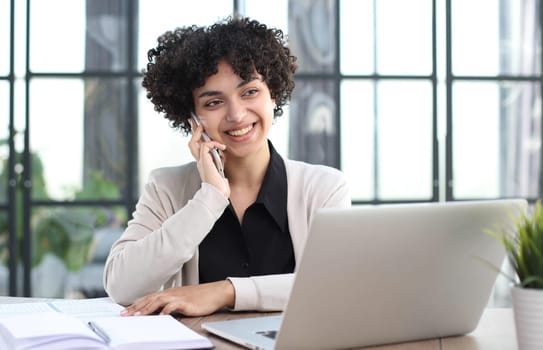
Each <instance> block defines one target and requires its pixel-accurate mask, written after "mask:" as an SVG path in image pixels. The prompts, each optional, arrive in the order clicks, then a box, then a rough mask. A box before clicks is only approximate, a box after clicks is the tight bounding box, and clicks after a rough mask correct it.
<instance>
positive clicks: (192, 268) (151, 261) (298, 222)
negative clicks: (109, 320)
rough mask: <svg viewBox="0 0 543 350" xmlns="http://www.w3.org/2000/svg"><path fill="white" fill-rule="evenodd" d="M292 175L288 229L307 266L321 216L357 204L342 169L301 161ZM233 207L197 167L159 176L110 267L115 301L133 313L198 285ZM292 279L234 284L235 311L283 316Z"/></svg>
mask: <svg viewBox="0 0 543 350" xmlns="http://www.w3.org/2000/svg"><path fill="white" fill-rule="evenodd" d="M285 167H286V173H287V184H288V199H287V214H288V224H289V229H290V235H291V238H292V244H293V247H294V256H295V259H296V261H299V260H300V257H301V254H302V250H303V247H304V244H305V241H306V237H307V234H308V231H309V224H310V223H311V218H312V214H313V213H314V212H315V210H316V209H318V208H322V207H348V206H350V205H351V197H350V193H349V188H348V186H347V182H346V180H345V177H344V175H343V173H341V172H340V171H338V170H337V169H334V168H330V167H326V166H322V165H311V164H307V163H303V162H298V161H293V160H285ZM228 203H229V202H228V199H227V198H225V197H224V195H223V194H222V193H220V192H219V191H218V190H217V189H216V188H215V187H213V186H212V185H209V184H207V183H201V180H200V176H199V174H198V170H197V168H196V163H195V162H191V163H188V164H186V165H182V166H178V167H168V168H160V169H156V170H154V171H153V172H152V173H151V175H150V177H149V182H148V183H147V185H146V186H145V189H144V191H143V194H142V196H141V198H140V199H139V202H138V203H137V205H136V210H135V212H134V214H133V218H132V220H130V221H129V222H128V226H127V228H126V230H125V232H124V233H123V234H122V236H121V237H120V238H119V240H117V242H115V243H114V244H113V246H112V248H111V251H110V254H109V257H108V259H107V261H106V264H105V269H104V286H105V289H106V291H107V293H108V294H109V296H110V297H111V298H112V299H113V300H115V301H116V302H118V303H120V304H123V305H128V304H131V303H132V302H133V301H134V300H136V299H137V298H140V297H142V296H144V295H146V294H149V293H153V292H156V291H159V290H161V289H165V288H170V287H176V286H183V285H191V284H198V245H199V244H200V242H202V241H203V239H204V238H205V236H206V235H207V233H208V232H209V231H210V230H211V228H212V227H213V225H214V224H215V221H217V219H218V218H219V217H220V216H221V215H222V212H223V211H224V209H225V208H226V207H227V206H228ZM331 234H332V233H331ZM292 278H293V274H282V275H266V276H257V277H245V278H230V280H231V282H232V283H233V285H234V289H235V294H236V301H235V307H234V310H262V311H264V310H283V308H284V306H285V305H286V301H287V299H288V296H289V292H290V287H291V285H292Z"/></svg>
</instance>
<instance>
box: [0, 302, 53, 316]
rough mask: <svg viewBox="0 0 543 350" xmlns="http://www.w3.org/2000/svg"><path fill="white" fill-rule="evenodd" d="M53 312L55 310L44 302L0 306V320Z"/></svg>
mask: <svg viewBox="0 0 543 350" xmlns="http://www.w3.org/2000/svg"><path fill="white" fill-rule="evenodd" d="M53 311H55V310H54V309H53V308H52V307H51V306H50V305H49V304H47V303H45V302H37V303H13V304H0V318H1V317H9V316H14V315H21V314H30V313H41V312H53Z"/></svg>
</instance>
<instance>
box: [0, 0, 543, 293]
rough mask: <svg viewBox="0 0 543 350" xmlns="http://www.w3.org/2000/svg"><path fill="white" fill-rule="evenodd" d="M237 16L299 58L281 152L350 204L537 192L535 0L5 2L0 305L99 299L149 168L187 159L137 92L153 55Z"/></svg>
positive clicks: (0, 81) (0, 82)
mask: <svg viewBox="0 0 543 350" xmlns="http://www.w3.org/2000/svg"><path fill="white" fill-rule="evenodd" d="M57 8H62V9H63V11H62V12H58V11H55V10H53V9H57ZM234 12H239V13H242V14H245V15H247V16H249V17H252V18H255V19H258V20H260V21H262V22H264V23H266V24H268V25H270V26H274V27H278V28H281V29H282V30H283V31H284V32H285V33H286V34H287V36H288V39H289V43H290V46H291V49H292V51H293V53H294V54H295V55H296V56H297V57H298V63H299V70H298V72H297V74H296V89H295V91H294V96H293V100H292V103H291V104H290V105H289V106H288V107H287V108H286V110H285V114H284V115H283V116H282V117H280V118H278V119H277V120H276V122H275V125H274V127H273V128H272V131H271V135H270V138H271V140H272V141H273V142H274V145H275V146H276V148H277V150H278V151H279V152H280V153H281V154H283V155H284V156H288V157H289V158H293V159H300V160H304V161H308V162H312V163H320V164H327V165H330V166H333V167H337V168H340V169H342V170H343V171H344V172H345V174H346V176H347V177H348V179H349V182H350V184H351V187H352V190H353V203H356V204H371V203H396V202H424V201H441V200H463V199H477V198H498V197H514V196H515V197H516V196H519V197H525V198H528V199H530V200H535V199H536V198H538V197H540V196H541V195H542V189H541V186H540V183H541V179H540V177H541V174H540V173H541V171H540V168H541V164H540V161H541V130H542V129H541V105H542V101H541V86H542V84H543V78H542V76H541V65H542V58H541V38H542V33H541V21H542V18H541V4H540V1H539V0H520V1H519V0H501V1H499V2H496V1H493V0H492V1H491V0H480V1H477V2H473V1H468V0H455V1H446V0H412V1H404V0H379V1H366V0H362V1H360V0H282V1H267V2H263V1H260V0H245V1H240V0H232V1H224V0H201V1H198V2H196V3H195V2H190V3H189V2H188V1H180V0H140V1H130V0H113V1H111V0H92V1H91V0H40V1H32V0H27V1H14V0H11V1H3V2H0V29H1V30H0V52H2V55H0V123H2V124H4V126H5V128H4V129H2V130H4V131H2V132H1V134H0V141H1V142H0V157H2V158H1V160H2V162H1V163H0V187H1V190H0V261H1V264H0V295H2V294H11V295H34V296H42V297H51V296H53V297H58V296H65V295H75V294H77V293H83V294H84V295H87V296H90V295H92V296H98V295H100V293H103V290H101V288H102V286H101V283H102V282H101V272H102V271H101V269H102V268H103V262H104V260H105V256H106V255H107V252H108V249H109V246H110V245H111V243H112V241H113V240H114V239H115V238H116V237H118V235H119V234H120V233H121V232H122V230H123V227H124V225H125V224H126V221H127V220H128V218H129V217H130V215H131V213H132V211H133V208H134V205H135V203H136V201H137V199H138V197H139V193H140V189H141V188H142V186H143V184H144V183H145V182H146V180H147V176H148V174H149V172H150V171H151V169H153V168H156V167H161V166H169V165H176V164H180V163H184V162H186V161H189V160H191V159H192V157H191V155H190V152H189V150H188V149H187V147H186V143H187V142H188V139H187V138H184V137H182V135H181V134H180V133H179V132H176V131H174V130H172V129H171V128H169V126H168V122H167V120H165V119H164V118H162V116H160V115H158V114H157V113H156V112H155V111H154V110H153V106H152V105H151V103H150V102H149V101H148V100H147V98H146V97H145V92H144V91H143V89H142V88H141V71H142V69H143V68H144V67H145V65H146V62H147V55H146V51H147V50H148V49H150V48H152V47H154V46H155V43H156V38H157V37H158V36H159V35H160V34H162V33H163V32H165V31H166V30H171V29H174V28H175V27H178V26H184V25H190V24H200V25H203V24H208V23H212V22H214V21H216V20H217V19H220V18H224V17H226V16H228V15H230V14H231V13H234ZM8 14H10V15H8ZM27 16H28V17H27ZM27 18H28V19H29V21H30V22H29V23H28V24H29V26H28V28H29V31H28V32H26V28H27V27H26V24H27V23H26V20H27ZM27 47H28V52H27V51H26V48H27ZM54 227H56V228H55V230H57V231H53V229H52V228H54ZM48 232H56V233H55V234H52V235H50V234H47V233H48ZM78 233H80V234H81V235H82V236H79V235H78ZM8 237H11V239H9V240H8ZM60 238H62V239H64V240H65V242H67V243H63V244H64V245H62V244H57V243H59V241H60ZM57 240H59V241H57ZM77 242H79V243H82V244H79V243H77ZM15 243H17V245H18V246H17V247H16V246H15V245H14V244H15ZM83 243H85V244H83ZM8 245H11V246H10V247H9V249H8ZM91 246H92V247H95V249H94V250H91V249H90V247H91ZM52 247H56V248H55V249H56V250H55V249H53V248H52ZM45 253H47V254H45ZM85 254H89V256H88V259H90V262H87V261H86V260H85V261H83V262H82V260H81V259H80V258H81V257H85ZM74 255H75V257H74ZM40 258H42V259H40ZM44 262H45V263H44ZM44 264H49V265H48V267H47V266H44ZM18 265H22V266H23V269H22V270H21V269H19V268H18ZM18 271H22V273H20V272H18ZM89 276H93V277H89ZM48 281H49V282H48ZM83 281H87V282H88V281H95V283H94V284H93V283H86V282H83ZM59 293H60V294H62V295H59Z"/></svg>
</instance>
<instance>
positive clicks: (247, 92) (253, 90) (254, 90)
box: [243, 89, 258, 96]
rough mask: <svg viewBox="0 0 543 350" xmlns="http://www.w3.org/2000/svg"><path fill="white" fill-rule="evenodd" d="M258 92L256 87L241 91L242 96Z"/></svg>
mask: <svg viewBox="0 0 543 350" xmlns="http://www.w3.org/2000/svg"><path fill="white" fill-rule="evenodd" d="M257 92H258V89H249V90H247V91H245V92H244V93H243V96H251V95H254V94H256V93H257Z"/></svg>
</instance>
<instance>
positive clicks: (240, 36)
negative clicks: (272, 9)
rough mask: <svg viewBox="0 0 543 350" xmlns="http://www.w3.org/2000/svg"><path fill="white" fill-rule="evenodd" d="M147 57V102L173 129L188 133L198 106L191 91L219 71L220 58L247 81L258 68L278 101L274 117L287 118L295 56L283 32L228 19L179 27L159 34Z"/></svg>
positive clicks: (257, 24) (237, 19)
mask: <svg viewBox="0 0 543 350" xmlns="http://www.w3.org/2000/svg"><path fill="white" fill-rule="evenodd" d="M147 56H148V59H149V63H147V69H146V70H144V71H143V82H142V86H143V87H144V88H145V89H147V98H148V99H150V100H151V102H152V103H153V104H154V106H155V111H157V112H163V113H164V114H165V115H164V117H165V118H166V119H168V120H169V121H170V125H171V126H172V127H173V128H176V129H182V130H184V131H185V132H186V133H188V132H190V124H189V123H188V119H189V117H190V111H191V110H192V109H193V108H194V102H193V98H192V91H193V90H194V89H196V88H198V87H201V86H203V85H204V84H205V81H206V79H207V78H208V77H209V76H211V75H213V74H216V73H217V71H218V70H217V64H218V63H219V61H220V60H226V61H227V62H228V63H229V64H230V65H231V66H232V68H233V70H234V72H235V73H236V74H238V75H239V76H240V77H241V78H242V79H244V80H249V79H250V76H251V74H252V73H253V72H254V69H256V71H257V73H259V74H260V75H262V77H263V80H264V82H265V83H266V84H267V86H268V88H269V89H270V93H271V98H273V99H275V103H276V107H275V109H274V118H275V117H278V116H280V115H282V114H283V109H282V107H283V106H284V105H286V104H287V103H288V102H289V101H290V98H291V94H292V91H293V89H294V72H295V71H296V68H297V65H296V57H294V56H293V55H291V53H290V49H289V48H288V47H287V43H286V38H285V36H284V35H283V32H282V31H281V30H280V29H274V28H268V27H267V26H266V25H264V24H261V23H259V22H258V21H256V20H251V19H249V18H242V17H227V18H225V19H223V20H220V21H218V22H216V23H215V24H213V25H211V26H209V27H197V26H194V25H193V26H189V27H183V28H176V29H175V30H174V31H168V32H166V33H164V34H163V35H161V36H160V37H159V38H158V46H157V47H156V48H153V49H151V50H149V51H148V54H147Z"/></svg>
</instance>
